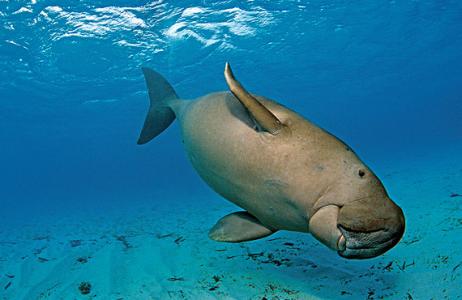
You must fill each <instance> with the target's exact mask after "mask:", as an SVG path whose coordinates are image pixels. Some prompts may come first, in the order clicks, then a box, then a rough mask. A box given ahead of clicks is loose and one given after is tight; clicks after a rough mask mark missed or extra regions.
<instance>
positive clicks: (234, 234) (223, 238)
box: [209, 211, 275, 243]
mask: <svg viewBox="0 0 462 300" xmlns="http://www.w3.org/2000/svg"><path fill="white" fill-rule="evenodd" d="M274 232H275V230H272V229H270V228H268V227H266V226H264V225H263V224H262V223H260V221H258V220H257V219H256V218H255V217H254V216H252V215H251V214H249V213H248V212H245V211H238V212H235V213H232V214H229V215H226V216H224V217H223V218H221V219H220V220H219V221H218V222H217V223H216V224H215V225H214V226H213V227H212V229H210V231H209V237H210V238H211V239H212V240H215V241H218V242H229V243H238V242H245V241H252V240H257V239H260V238H263V237H266V236H268V235H270V234H273V233H274Z"/></svg>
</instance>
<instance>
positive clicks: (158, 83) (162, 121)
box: [138, 68, 178, 145]
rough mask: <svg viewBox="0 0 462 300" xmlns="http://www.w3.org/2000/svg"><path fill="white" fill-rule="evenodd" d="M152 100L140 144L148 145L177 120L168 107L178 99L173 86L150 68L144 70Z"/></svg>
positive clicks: (139, 140)
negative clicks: (170, 102)
mask: <svg viewBox="0 0 462 300" xmlns="http://www.w3.org/2000/svg"><path fill="white" fill-rule="evenodd" d="M142 70H143V73H144V78H145V79H146V85H147V87H148V94H149V100H150V106H149V112H148V115H147V116H146V120H145V121H144V126H143V129H142V130H141V134H140V137H139V139H138V144H139V145H141V144H146V143H147V142H149V141H150V140H152V139H153V138H155V137H156V136H158V135H159V134H160V133H161V132H162V131H164V130H165V129H167V127H168V126H169V125H170V124H171V123H172V122H173V121H174V120H175V114H174V112H173V110H172V109H171V108H170V107H169V106H168V102H169V101H170V100H174V99H178V96H177V95H176V93H175V90H173V88H172V86H171V85H170V84H169V83H168V82H167V80H165V78H164V77H162V75H160V74H159V73H157V72H156V71H154V70H152V69H149V68H142Z"/></svg>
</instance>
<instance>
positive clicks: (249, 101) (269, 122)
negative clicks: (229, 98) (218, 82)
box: [225, 63, 284, 134]
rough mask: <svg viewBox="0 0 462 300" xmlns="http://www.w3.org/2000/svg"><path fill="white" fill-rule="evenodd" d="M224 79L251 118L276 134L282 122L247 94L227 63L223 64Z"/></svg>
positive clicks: (262, 127)
mask: <svg viewBox="0 0 462 300" xmlns="http://www.w3.org/2000/svg"><path fill="white" fill-rule="evenodd" d="M225 79H226V83H227V84H228V87H229V89H230V91H231V92H232V93H233V94H234V96H236V98H237V99H238V100H239V101H240V102H241V103H242V105H244V107H245V108H246V109H247V111H248V112H249V113H250V115H251V116H252V118H253V119H254V120H255V122H256V123H257V126H258V127H259V128H261V129H262V130H264V131H267V132H269V133H271V134H277V133H279V132H280V131H281V129H282V128H283V126H284V125H283V124H282V123H281V121H279V119H278V118H277V117H276V116H275V115H274V114H273V113H272V112H271V111H269V109H267V108H266V107H265V106H264V105H263V104H261V103H260V101H258V100H257V99H256V98H255V97H254V96H252V95H251V94H249V92H247V91H246V90H245V89H244V87H243V86H242V85H241V84H240V83H239V81H237V80H236V78H234V75H233V72H232V71H231V67H230V66H229V64H228V63H226V66H225Z"/></svg>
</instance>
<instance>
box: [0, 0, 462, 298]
mask: <svg viewBox="0 0 462 300" xmlns="http://www.w3.org/2000/svg"><path fill="white" fill-rule="evenodd" d="M0 20H1V22H0V222H1V223H2V226H3V227H4V228H6V229H4V230H3V231H2V232H1V234H2V238H1V239H0V246H1V245H2V241H3V242H5V241H10V242H11V238H10V237H9V234H10V232H13V231H14V232H21V230H22V229H23V228H25V227H24V226H25V225H24V224H28V225H31V224H32V225H31V226H34V225H33V224H34V223H31V222H32V221H31V220H35V219H40V220H41V221H40V222H45V223H46V222H48V224H49V225H50V226H53V225H54V224H57V223H53V222H57V221H56V220H57V219H59V218H67V219H66V220H73V216H77V215H78V216H79V218H84V217H85V215H95V216H101V215H105V214H106V212H108V211H111V212H115V214H123V212H125V211H127V210H130V209H134V208H136V207H138V206H140V207H141V206H143V205H148V206H150V207H153V209H154V210H155V208H156V207H157V206H162V207H164V206H167V207H168V206H169V205H172V207H182V206H183V204H184V206H188V207H189V206H191V207H197V211H194V212H195V213H196V214H197V213H198V212H199V211H201V210H207V207H208V205H209V204H208V203H209V202H207V201H205V200H203V199H205V198H213V199H212V200H213V201H212V200H211V201H210V202H213V203H215V202H216V203H217V205H218V204H220V203H223V205H225V204H224V202H225V200H222V199H220V198H219V197H218V196H216V195H215V194H214V193H213V192H212V191H211V190H210V188H209V187H207V185H206V184H205V183H204V182H202V181H201V179H200V178H199V177H198V175H197V174H196V173H195V171H194V170H193V168H192V167H191V165H190V163H189V162H188V159H187V157H186V155H185V153H184V150H183V147H182V144H181V138H180V132H179V128H178V124H176V123H175V124H174V125H173V126H172V127H171V128H169V129H168V130H167V131H166V132H164V133H162V135H160V136H159V137H157V138H156V139H155V140H154V141H152V142H150V143H149V144H147V145H144V146H138V145H136V140H137V138H138V135H139V132H140V130H141V126H142V123H143V121H144V118H145V114H146V111H147V107H148V98H147V92H146V87H145V82H144V79H143V75H142V72H141V67H143V66H148V67H151V68H153V69H155V70H157V71H158V72H159V73H161V74H163V75H164V76H165V77H166V78H167V79H168V80H169V82H170V83H171V84H172V85H173V86H174V88H175V90H176V91H177V93H178V95H179V96H180V97H182V98H185V99H193V98H196V97H199V96H202V95H205V94H207V93H210V92H214V91H221V90H226V89H227V86H226V83H225V81H224V78H223V68H224V64H225V62H226V61H229V62H231V63H232V65H233V69H234V70H235V73H236V76H237V77H238V78H239V80H240V81H241V82H243V83H244V84H245V86H246V87H247V88H248V89H249V90H250V91H252V92H253V93H256V94H260V95H264V96H266V97H268V98H272V99H276V100H277V101H279V102H280V103H282V104H284V105H285V106H287V107H290V108H291V109H293V110H295V111H297V112H299V113H300V114H302V115H303V116H305V117H307V118H308V119H310V120H311V121H313V122H314V123H316V124H318V125H319V126H321V127H322V128H324V129H327V130H328V131H330V132H332V133H333V134H335V135H336V136H338V137H340V138H341V139H342V140H344V141H345V142H347V143H348V144H349V145H350V146H351V147H352V148H353V149H354V150H355V151H356V152H357V153H358V155H359V156H360V157H361V158H362V159H363V160H364V161H365V162H366V163H367V164H368V165H369V166H371V168H372V169H373V170H375V171H376V172H377V174H378V176H379V177H380V178H382V179H383V181H384V183H385V185H386V186H387V188H388V189H389V192H390V194H391V195H393V196H395V201H396V202H397V203H398V204H400V205H401V206H402V207H403V208H404V211H405V213H407V212H409V213H408V214H409V217H408V218H407V222H408V227H409V228H410V229H409V230H408V233H409V235H408V236H411V237H412V236H425V235H426V231H424V230H423V229H421V230H422V231H418V230H417V231H413V228H414V229H415V228H419V230H420V228H422V227H421V226H420V224H425V222H429V221H428V220H426V219H425V218H426V217H429V216H430V217H429V218H431V216H432V214H431V213H427V212H428V211H431V210H429V206H431V205H433V204H435V203H436V204H437V205H436V206H438V207H439V208H441V207H443V208H445V207H446V206H445V205H446V204H447V207H451V209H452V210H451V211H452V212H451V213H452V215H450V218H451V219H450V220H452V221H451V222H453V221H454V222H455V223H454V224H456V225H454V226H453V227H451V228H452V229H451V230H452V231H453V232H455V233H454V234H453V235H450V236H449V237H448V238H447V239H446V241H447V245H442V246H441V249H443V250H444V249H446V250H448V251H449V252H451V251H454V247H455V248H457V247H459V249H460V248H462V240H461V239H460V233H461V230H462V226H461V225H460V224H462V222H461V221H460V220H462V216H461V212H460V208H461V206H460V201H461V200H460V199H462V198H460V197H459V196H458V195H459V194H462V177H461V172H462V171H461V170H462V157H461V155H460V151H459V150H461V149H462V98H461V87H462V4H461V2H460V1H416V0H413V1H407V0H406V1H353V2H350V3H349V2H346V1H259V0H254V1H205V0H203V1H160V0H159V1H130V0H121V1H113V2H108V1H96V0H95V1H87V0H82V1H51V0H31V1H2V0H0ZM451 168H452V169H451ZM403 170H404V171H403ZM445 172H447V173H445ZM394 174H397V175H396V176H395V177H393V176H394ZM424 174H425V175H424ZM389 176H391V177H389ZM432 176H436V177H432ZM422 178H424V179H422ZM430 195H431V196H430ZM435 195H439V196H438V197H440V198H437V200H436V199H435V198H431V197H434V196H435ZM405 196H409V197H408V198H406V197H405ZM451 196H453V197H451ZM201 199H202V200H201ZM220 201H221V202H220ZM457 201H458V202H457ZM182 203H183V204H182ZM422 207H424V208H427V209H428V210H427V211H426V213H425V214H424V215H423V216H422V215H419V213H418V211H419V209H422ZM454 207H455V208H454ZM228 209H229V208H228ZM232 209H233V208H232V207H231V211H232ZM406 209H408V210H406ZM448 209H449V208H448ZM169 214H171V218H173V216H175V218H176V217H178V216H179V218H184V219H188V218H189V217H190V216H188V210H184V211H181V210H177V209H171V210H168V209H167V210H166V213H165V214H164V216H169ZM156 216H157V215H156ZM433 216H434V218H436V219H437V216H436V215H433ZM148 217H149V216H148ZM215 217H216V218H217V219H218V218H219V217H220V216H219V214H218V215H216V216H214V218H215ZM446 217H447V216H445V218H446ZM76 218H77V217H76ZM169 218H170V217H169ZM200 219H201V218H200V217H199V218H198V219H197V220H200ZM436 219H435V224H441V223H439V222H440V220H439V219H438V221H436ZM79 220H80V219H79ZM194 220H195V219H194ZM207 220H208V219H207ZM442 220H446V219H444V218H442ZM446 221H447V220H446ZM37 222H39V221H37ZM120 222H121V223H124V222H125V221H123V220H122V221H120ZM152 222H153V223H152V224H153V225H152V226H154V227H155V226H156V224H158V223H159V224H160V223H162V224H163V223H165V222H166V221H165V219H162V218H161V219H156V220H152ZM156 222H157V223H156ZM457 222H460V223H457ZM60 224H61V223H60ZM213 224H214V220H213V218H211V219H210V222H209V223H207V224H202V225H203V226H204V227H197V229H194V230H197V231H201V234H199V235H197V236H194V237H195V238H196V237H199V238H201V239H199V240H197V243H202V242H203V240H205V239H206V238H207V231H206V229H208V228H209V227H211V226H212V225H213ZM444 224H447V222H446V223H444ZM451 224H452V223H451ZM63 226H64V225H63ZM197 226H199V225H197ZM64 227H65V226H64ZM180 228H181V227H180ZM435 228H437V229H436V230H434V231H432V232H433V234H436V236H438V232H440V231H441V230H443V229H445V228H443V229H441V228H439V227H435ZM446 229H447V228H446ZM69 230H71V229H69ZM176 230H180V231H181V229H178V228H177V229H176ZM447 230H449V229H447ZM90 231H91V230H90ZM202 231H203V232H202ZM435 231H436V232H435ZM51 232H53V231H51ZM445 232H448V231H445ZM51 234H52V233H51ZM63 235H64V236H66V232H64V233H63ZM182 236H188V232H187V229H185V231H182ZM291 237H293V238H298V236H297V235H291ZM189 239H192V238H189ZM305 239H307V240H309V241H312V240H310V237H305ZM119 240H120V239H119ZM436 240H437V239H435V241H436ZM313 243H314V241H313ZM411 244H412V243H411ZM24 245H27V243H26V242H25V244H24ZM209 245H212V246H210V247H218V246H217V245H215V244H213V243H210V244H209ZM258 245H260V246H261V247H263V248H264V247H266V246H265V245H266V244H265V241H262V242H261V243H260V244H258ZM425 245H426V244H425V243H423V242H422V243H420V244H419V243H418V244H417V246H418V247H416V248H413V249H412V251H410V252H409V251H408V252H406V251H405V250H402V251H404V252H405V253H407V254H406V255H411V254H412V253H415V255H417V253H418V252H419V251H420V248H419V247H422V248H426V247H425ZM33 247H35V246H32V248H33ZM317 247H318V248H317V249H319V251H329V250H328V249H327V248H323V247H322V246H320V245H318V246H317ZM397 247H399V246H397ZM400 249H401V248H399V249H396V250H393V251H396V252H394V253H395V254H394V255H395V256H396V257H399V255H400V253H401V252H400V251H401V250H400ZM426 249H427V248H426ZM255 251H258V250H257V249H255ZM443 252H444V251H443ZM459 252H460V251H459ZM63 253H65V251H64V252H63ZM409 253H410V254H409ZM451 253H453V252H451ZM395 256H393V257H395ZM200 257H201V259H204V260H205V261H207V256H206V255H205V254H204V255H202V256H200ZM329 258H330V257H329ZM198 259H199V258H198ZM219 259H220V258H217V260H219ZM222 259H223V258H222ZM432 259H433V258H432V257H428V259H427V258H426V259H425V260H424V261H427V262H428V261H432ZM0 260H1V259H0ZM310 260H312V261H315V262H316V261H317V258H316V257H315V256H312V255H311V257H310ZM448 260H449V263H448V265H447V272H446V271H444V272H443V271H442V273H435V272H438V270H436V271H435V269H433V270H432V268H431V266H429V267H428V268H422V269H419V273H420V274H424V275H422V276H426V277H425V278H428V280H429V282H431V280H432V278H438V280H439V279H441V280H442V281H445V280H446V279H447V278H448V276H449V277H451V276H453V278H454V279H453V280H452V281H451V280H449V279H447V281H445V284H446V285H444V287H442V288H441V289H436V290H435V291H434V294H432V297H434V299H440V297H438V296H441V297H443V296H444V297H447V298H448V299H457V298H456V297H461V294H457V293H460V291H457V288H456V285H457V284H459V286H460V283H461V277H462V274H461V273H457V272H460V269H462V267H460V269H459V267H457V266H458V263H459V262H462V258H461V256H460V255H459V256H457V257H451V256H449V258H448ZM5 261H6V262H4V263H3V264H1V265H0V276H5V274H7V273H8V272H11V271H9V269H8V268H13V267H12V265H13V263H12V262H11V261H10V260H5ZM18 263H19V262H18ZM174 263H175V262H174V261H173V262H172V264H174ZM358 264H360V265H361V264H362V263H358ZM42 265H43V264H42ZM350 265H351V266H353V265H354V263H351V264H350ZM385 265H386V263H385ZM362 266H364V265H362ZM368 266H369V265H368ZM254 267H255V268H257V266H256V265H255V266H254ZM248 268H252V265H250V266H248ZM7 269H8V270H7ZM334 269H335V268H334ZM395 270H397V271H399V269H397V268H395ZM451 270H452V271H451ZM23 272H26V273H27V272H28V271H27V270H26V271H23ZM30 272H32V271H30ZM226 272H229V271H226ZM271 272H280V273H287V272H288V273H290V271H287V270H285V271H284V270H281V269H277V270H276V271H275V270H272V271H271ZM401 272H404V271H401ZM122 273H123V272H122ZM8 274H10V273H8ZM314 274H315V273H314ZM329 274H330V275H329V276H333V277H329V279H328V281H327V283H324V286H327V285H328V284H329V282H330V283H331V284H332V286H333V287H332V288H331V292H332V289H333V290H335V292H336V293H335V294H331V293H330V292H325V291H324V289H323V288H318V289H310V290H308V291H307V290H305V291H303V292H302V293H301V294H294V295H289V294H287V293H286V294H284V295H285V296H286V297H293V298H300V299H309V295H312V296H313V297H314V296H316V297H319V298H328V299H332V298H336V297H337V296H338V297H339V298H342V297H346V298H347V297H354V298H356V297H357V298H356V299H360V298H361V299H365V298H367V297H380V296H383V297H385V298H387V296H386V295H388V297H392V296H393V295H394V296H396V297H397V299H412V293H413V289H414V288H415V285H417V283H413V282H406V283H404V282H403V281H402V276H401V275H400V276H401V277H399V278H400V279H399V280H398V279H397V280H396V281H394V284H393V285H392V286H393V290H394V291H396V293H395V294H386V293H385V292H382V294H380V293H378V292H376V294H375V296H374V295H373V294H370V293H369V292H370V291H371V289H372V287H373V289H375V290H376V291H377V290H378V288H377V287H375V286H374V283H371V286H368V285H367V283H364V286H362V287H360V288H357V289H356V290H355V291H353V292H351V293H350V292H349V291H348V287H345V286H344V285H340V284H337V283H338V282H337V281H336V279H335V272H334V271H332V272H331V273H329ZM435 274H437V275H435ZM17 276H18V275H16V277H17ZM24 276H25V275H24ZM121 276H123V275H121ZM185 276H186V275H185ZM262 276H263V275H262ZM310 276H312V275H310ZM444 276H446V279H444V280H443V278H445V277H444ZM263 277H264V276H263ZM33 278H34V279H30V280H29V281H28V283H27V284H25V285H23V286H21V287H22V288H23V291H24V289H25V287H32V286H34V287H37V286H40V284H42V285H43V284H44V282H46V280H45V279H44V278H48V277H43V278H40V276H38V277H33ZM37 278H39V279H37ZM411 278H414V277H411ZM416 278H419V280H421V277H416ZM2 280H4V281H2V282H1V283H2V284H3V283H5V285H4V286H0V290H2V289H3V291H1V292H0V295H2V293H4V295H5V296H3V298H1V299H35V298H27V297H28V296H27V295H29V296H31V295H36V294H37V295H39V294H40V293H39V292H38V291H39V290H40V289H39V288H36V290H34V292H30V293H31V294H27V295H26V294H21V296H17V297H18V298H16V296H15V295H19V294H15V293H16V292H15V291H17V290H14V288H15V285H16V287H17V286H20V285H19V284H18V283H16V282H13V281H10V280H9V279H7V278H6V277H5V278H3V279H2ZM5 280H7V281H5ZM34 280H36V281H37V282H34ZM297 280H301V279H300V277H297V278H290V279H288V281H291V282H296V281H297ZM303 280H306V278H305V279H303ZM329 280H330V281H329ZM400 280H401V281H400ZM8 282H13V283H12V285H10V286H9V287H7V288H5V287H6V285H7V284H8ZM262 282H264V280H262V281H260V283H262ZM295 284H296V283H295ZM180 285H181V282H180ZM177 286H178V285H177ZM451 287H452V289H451ZM95 288H97V286H96V287H95ZM66 289H67V288H63V289H62V291H61V294H60V295H61V296H59V297H58V296H55V295H51V296H50V299H71V296H69V298H66V296H63V295H65V294H64V293H65V291H66ZM68 289H69V290H73V287H72V285H70V286H69V287H68ZM191 289H193V288H192V287H191V288H190V290H191ZM197 289H199V290H200V287H198V288H197ZM344 289H345V291H346V292H345V293H344V294H342V293H341V291H343V290H344ZM108 291H109V290H108ZM108 291H106V292H107V293H109V292H108ZM264 291H265V289H264V288H263V289H261V290H260V291H259V292H261V293H260V294H258V293H257V294H249V292H248V291H247V290H245V289H241V290H239V293H237V292H236V293H237V294H233V288H232V284H229V290H228V293H223V294H216V295H215V296H214V297H216V298H218V299H225V298H226V297H230V298H232V299H241V298H242V299H247V298H251V297H257V296H261V297H263V294H264ZM310 291H311V292H310ZM74 292H75V291H74ZM24 293H25V292H24ZM33 293H36V294H33ZM127 293H128V292H127ZM415 293H417V294H418V293H419V292H418V291H417V292H415ZM420 293H421V294H420V295H424V294H423V292H422V291H421V290H420ZM104 295H105V294H104V292H100V294H99V295H98V297H100V299H113V298H111V297H112V296H111V297H110V296H107V297H105V296H104ZM107 295H109V294H107ZM111 295H112V294H111ZM130 295H132V294H130ZM188 295H189V296H188ZM194 295H196V296H194ZM197 295H199V294H194V293H193V292H190V294H188V293H186V296H185V297H186V298H188V297H189V298H195V297H199V296H197ZM246 295H249V296H248V297H247V296H246ZM256 295H257V296H256ZM335 295H337V296H335ZM390 295H391V296H390ZM408 295H409V296H408ZM122 296H123V295H122ZM151 296H152V297H154V299H156V298H155V293H154V294H152V295H151ZM23 297H24V298H23ZM31 297H32V296H31ZM33 297H36V296H33ZM37 297H38V296H37ZM53 297H56V298H53ZM172 297H173V298H175V297H178V298H180V296H178V295H177V296H172ZM207 297H212V296H210V295H208V296H207ZM261 297H260V299H261ZM274 297H280V299H284V296H280V295H279V296H277V295H274ZM404 297H411V298H404ZM422 297H423V296H422ZM72 299H73V298H72ZM127 299H137V298H136V297H135V296H129V298H127ZM138 299H145V298H142V297H141V296H140V298H138ZM146 299H148V298H146ZM268 299H270V297H269V296H268ZM414 299H424V298H414Z"/></svg>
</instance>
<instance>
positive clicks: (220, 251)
mask: <svg viewBox="0 0 462 300" xmlns="http://www.w3.org/2000/svg"><path fill="white" fill-rule="evenodd" d="M450 157H453V156H449V157H446V158H443V159H441V157H433V158H428V157H425V158H422V159H420V160H413V161H404V160H403V161H401V163H400V164H399V165H398V164H395V165H390V166H386V167H382V171H381V172H382V178H383V179H384V181H385V183H386V185H387V187H388V189H389V190H390V191H391V196H392V197H393V198H394V199H396V201H397V202H398V203H399V204H400V205H401V206H402V208H403V210H404V212H405V214H406V217H407V229H406V234H405V237H404V239H403V240H402V241H401V243H400V244H399V245H398V246H396V247H395V248H394V249H392V250H391V251H389V252H388V253H386V254H385V255H383V256H380V257H379V258H376V259H371V260H364V261H357V260H345V259H342V258H340V257H338V256H337V255H336V253H334V252H332V251H330V250H328V249H327V248H326V247H325V246H323V245H321V244H319V243H318V242H317V241H316V240H314V239H313V238H312V237H311V236H310V235H307V234H301V233H292V232H278V233H276V234H274V235H272V236H270V237H267V238H265V239H262V240H259V241H253V242H248V243H241V244H224V243H217V242H214V241H211V240H209V239H208V237H207V232H208V229H209V228H210V227H211V226H212V225H213V224H214V223H215V222H216V221H217V220H218V219H219V218H220V217H221V216H223V215H225V214H227V213H229V212H232V211H235V210H237V208H235V207H234V206H233V205H232V204H229V203H227V202H225V201H224V200H222V199H220V198H219V197H218V196H216V195H214V194H212V193H210V194H207V195H202V196H199V197H197V198H196V199H194V201H191V200H188V201H183V199H181V198H171V199H162V202H163V203H164V204H163V205H154V203H156V202H157V201H158V200H159V199H157V200H156V199H152V200H150V204H143V205H141V204H140V203H137V205H135V206H131V207H130V209H127V208H117V207H115V208H114V209H113V210H111V211H108V212H105V213H89V214H88V215H83V216H82V215H79V216H72V215H71V214H69V215H67V216H65V217H63V216H59V215H55V216H54V217H50V218H48V219H47V220H43V219H42V220H40V219H37V220H35V221H33V220H30V222H28V224H23V225H21V226H17V225H16V226H14V227H13V226H7V225H5V224H3V225H2V226H0V299H8V300H10V299H24V300H30V299H66V300H67V299H119V300H121V299H124V300H125V299H462V290H461V287H462V251H461V249H462V159H461V160H459V161H454V160H453V159H451V158H450ZM454 157H455V156H454ZM383 170H386V171H385V172H383ZM165 197H168V196H167V195H166V196H165ZM82 283H89V284H90V286H89V285H82V286H81V284H82ZM79 287H81V288H79ZM82 292H88V294H82Z"/></svg>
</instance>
